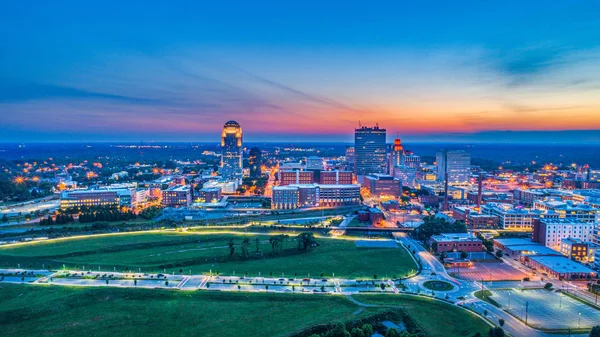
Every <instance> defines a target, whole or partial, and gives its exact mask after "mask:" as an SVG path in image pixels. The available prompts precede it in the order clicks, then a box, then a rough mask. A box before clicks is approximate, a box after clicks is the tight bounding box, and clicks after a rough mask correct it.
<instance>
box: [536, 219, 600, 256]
mask: <svg viewBox="0 0 600 337" xmlns="http://www.w3.org/2000/svg"><path fill="white" fill-rule="evenodd" d="M595 227H596V225H595V224H594V223H590V222H581V221H577V220H574V219H540V232H539V239H540V243H541V244H543V245H545V246H546V247H549V248H552V249H554V250H556V251H560V250H561V248H560V242H561V240H562V239H567V238H571V239H575V240H580V241H583V242H588V241H592V238H593V236H594V229H595Z"/></svg>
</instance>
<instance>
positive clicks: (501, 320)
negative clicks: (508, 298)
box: [498, 318, 505, 327]
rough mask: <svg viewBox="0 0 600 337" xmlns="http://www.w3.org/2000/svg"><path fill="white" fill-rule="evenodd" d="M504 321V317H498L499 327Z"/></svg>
mask: <svg viewBox="0 0 600 337" xmlns="http://www.w3.org/2000/svg"><path fill="white" fill-rule="evenodd" d="M504 323H505V322H504V318H500V319H499V320H498V324H500V327H503V326H504Z"/></svg>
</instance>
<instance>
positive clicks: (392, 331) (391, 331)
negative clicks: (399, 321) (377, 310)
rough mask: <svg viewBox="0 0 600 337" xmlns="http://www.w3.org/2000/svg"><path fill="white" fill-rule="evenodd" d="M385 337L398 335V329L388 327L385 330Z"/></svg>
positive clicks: (397, 336) (396, 336)
mask: <svg viewBox="0 0 600 337" xmlns="http://www.w3.org/2000/svg"><path fill="white" fill-rule="evenodd" d="M385 337H400V333H399V332H398V330H396V328H389V329H387V331H386V332H385Z"/></svg>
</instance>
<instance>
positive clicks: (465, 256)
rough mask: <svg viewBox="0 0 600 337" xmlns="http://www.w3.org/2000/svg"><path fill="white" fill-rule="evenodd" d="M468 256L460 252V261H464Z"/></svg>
mask: <svg viewBox="0 0 600 337" xmlns="http://www.w3.org/2000/svg"><path fill="white" fill-rule="evenodd" d="M468 256H469V253H467V252H465V251H464V250H463V251H462V252H460V258H461V259H463V260H464V259H466V258H467V257H468Z"/></svg>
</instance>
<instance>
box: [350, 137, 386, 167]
mask: <svg viewBox="0 0 600 337" xmlns="http://www.w3.org/2000/svg"><path fill="white" fill-rule="evenodd" d="M385 136H386V130H385V129H380V128H379V125H376V126H375V127H372V128H369V127H366V126H363V127H361V128H360V129H355V130H354V163H355V164H354V172H355V173H356V175H367V174H371V173H382V174H383V173H386V170H387V158H386V145H385Z"/></svg>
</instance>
